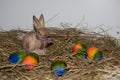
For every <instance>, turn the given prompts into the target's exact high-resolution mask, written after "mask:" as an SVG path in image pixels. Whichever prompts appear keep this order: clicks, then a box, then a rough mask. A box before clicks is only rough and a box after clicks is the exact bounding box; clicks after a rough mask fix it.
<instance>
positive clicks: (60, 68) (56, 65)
mask: <svg viewBox="0 0 120 80" xmlns="http://www.w3.org/2000/svg"><path fill="white" fill-rule="evenodd" d="M66 67H67V64H66V62H65V61H62V60H55V61H54V62H53V63H52V65H51V69H52V70H53V73H54V74H55V75H56V76H62V75H63V74H64V73H65V72H66V71H67V69H66Z"/></svg>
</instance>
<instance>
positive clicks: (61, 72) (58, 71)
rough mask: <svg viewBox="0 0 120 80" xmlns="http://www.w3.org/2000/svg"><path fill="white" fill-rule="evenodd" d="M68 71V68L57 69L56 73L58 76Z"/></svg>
mask: <svg viewBox="0 0 120 80" xmlns="http://www.w3.org/2000/svg"><path fill="white" fill-rule="evenodd" d="M65 72H66V69H60V70H55V71H54V74H55V75H56V76H62V75H63V74H64V73H65Z"/></svg>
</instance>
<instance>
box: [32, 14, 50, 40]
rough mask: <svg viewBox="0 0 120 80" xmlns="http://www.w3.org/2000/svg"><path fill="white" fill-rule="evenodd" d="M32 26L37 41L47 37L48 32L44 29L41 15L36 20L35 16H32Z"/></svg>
mask: <svg viewBox="0 0 120 80" xmlns="http://www.w3.org/2000/svg"><path fill="white" fill-rule="evenodd" d="M33 26H34V30H35V32H36V37H37V38H38V39H39V40H40V39H43V38H47V37H48V32H47V30H46V28H45V23H44V17H43V15H41V16H40V18H39V19H37V18H36V17H35V16H33Z"/></svg>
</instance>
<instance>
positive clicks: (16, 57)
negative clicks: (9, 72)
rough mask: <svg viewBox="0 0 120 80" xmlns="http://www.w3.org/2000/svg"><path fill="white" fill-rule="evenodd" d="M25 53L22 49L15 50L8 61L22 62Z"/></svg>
mask: <svg viewBox="0 0 120 80" xmlns="http://www.w3.org/2000/svg"><path fill="white" fill-rule="evenodd" d="M25 55H26V54H25V53H24V52H20V51H16V52H13V53H12V54H10V56H9V58H8V61H9V62H10V63H12V64H16V63H18V62H21V61H22V59H23V58H24V57H25Z"/></svg>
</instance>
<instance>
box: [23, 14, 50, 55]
mask: <svg viewBox="0 0 120 80" xmlns="http://www.w3.org/2000/svg"><path fill="white" fill-rule="evenodd" d="M33 24H34V31H33V32H30V33H27V34H26V35H25V36H24V38H23V50H24V52H26V53H30V52H35V53H37V54H38V55H45V54H46V46H47V45H48V44H49V43H52V41H51V38H48V32H47V30H46V28H45V26H44V25H45V23H44V17H43V15H41V16H40V18H39V19H37V18H36V17H35V16H33Z"/></svg>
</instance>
